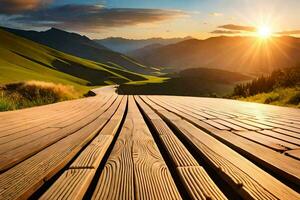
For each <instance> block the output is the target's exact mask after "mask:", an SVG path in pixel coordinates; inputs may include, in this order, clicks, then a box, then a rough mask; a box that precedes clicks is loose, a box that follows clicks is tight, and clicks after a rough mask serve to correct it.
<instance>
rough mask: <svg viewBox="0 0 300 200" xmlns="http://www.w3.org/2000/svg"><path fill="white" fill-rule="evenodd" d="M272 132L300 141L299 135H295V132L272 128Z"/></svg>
mask: <svg viewBox="0 0 300 200" xmlns="http://www.w3.org/2000/svg"><path fill="white" fill-rule="evenodd" d="M272 131H274V132H276V133H282V134H284V135H288V136H291V137H294V138H298V139H300V134H299V133H295V132H292V131H287V130H283V129H281V128H274V129H272Z"/></svg>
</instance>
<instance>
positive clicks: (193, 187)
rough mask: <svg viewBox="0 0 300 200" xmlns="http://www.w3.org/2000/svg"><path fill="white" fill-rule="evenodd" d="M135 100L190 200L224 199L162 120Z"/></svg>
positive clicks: (143, 104) (140, 101)
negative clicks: (154, 132)
mask: <svg viewBox="0 0 300 200" xmlns="http://www.w3.org/2000/svg"><path fill="white" fill-rule="evenodd" d="M135 99H136V100H137V102H138V104H139V105H140V106H141V107H142V110H143V112H144V113H145V114H146V117H147V118H148V119H149V121H150V123H151V124H152V125H153V128H154V129H155V130H156V133H157V134H158V135H159V138H160V140H161V142H162V144H163V145H164V149H165V150H166V152H167V153H168V155H169V157H170V158H171V161H172V164H173V166H174V167H176V168H177V173H178V176H179V177H181V180H182V182H183V184H184V186H185V189H186V191H188V193H189V197H190V199H226V197H225V196H224V194H223V193H222V192H221V191H220V190H219V188H218V187H217V186H216V185H215V183H214V182H213V181H212V180H211V178H210V177H209V175H208V174H207V173H206V171H205V170H204V169H203V168H202V167H200V165H199V164H198V163H197V161H196V160H195V159H194V157H193V156H192V155H191V154H190V153H189V151H188V150H187V149H186V148H185V146H184V145H183V144H182V143H181V141H180V140H179V139H178V138H177V137H176V136H175V135H174V133H173V132H172V131H171V129H170V128H169V127H168V126H167V125H166V124H165V123H164V122H163V120H162V119H161V118H160V117H159V116H158V115H157V114H156V113H155V112H154V111H153V110H151V108H150V107H149V106H147V105H146V104H145V103H144V102H143V101H142V100H141V99H140V98H139V97H135ZM199 172H200V173H199ZM203 180H205V181H203Z"/></svg>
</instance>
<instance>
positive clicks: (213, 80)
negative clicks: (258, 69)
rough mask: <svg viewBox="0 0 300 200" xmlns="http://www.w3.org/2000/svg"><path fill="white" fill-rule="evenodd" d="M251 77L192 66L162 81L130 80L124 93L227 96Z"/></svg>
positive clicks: (125, 85)
mask: <svg viewBox="0 0 300 200" xmlns="http://www.w3.org/2000/svg"><path fill="white" fill-rule="evenodd" d="M250 79H251V77H249V76H246V75H243V74H240V73H237V72H230V71H225V70H219V69H207V68H192V69H186V70H183V71H181V72H179V73H173V74H168V78H165V79H164V81H163V82H162V81H161V80H160V82H154V81H152V82H149V81H148V82H147V81H146V82H145V81H138V82H130V83H126V84H122V85H120V87H119V92H120V93H123V94H147V95H152V94H153V95H181V96H182V95H184V96H213V97H215V96H225V95H228V94H230V93H231V92H232V91H233V88H234V86H235V85H236V84H237V83H241V82H244V81H247V80H250Z"/></svg>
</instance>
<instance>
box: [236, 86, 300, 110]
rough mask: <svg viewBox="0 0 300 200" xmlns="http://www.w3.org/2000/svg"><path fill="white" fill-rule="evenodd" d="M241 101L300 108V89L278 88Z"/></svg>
mask: <svg viewBox="0 0 300 200" xmlns="http://www.w3.org/2000/svg"><path fill="white" fill-rule="evenodd" d="M239 100H242V101H249V102H256V103H264V104H271V105H277V106H289V107H297V108H300V103H299V102H300V88H299V87H293V88H277V89H275V90H274V91H272V92H268V93H260V94H257V95H254V96H250V97H246V98H239Z"/></svg>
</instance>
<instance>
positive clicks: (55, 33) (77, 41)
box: [2, 27, 159, 75]
mask: <svg viewBox="0 0 300 200" xmlns="http://www.w3.org/2000/svg"><path fill="white" fill-rule="evenodd" d="M2 29H4V30H5V31H7V32H10V33H13V34H15V35H18V36H21V37H23V38H26V39H29V40H31V41H34V42H37V43H39V44H42V45H46V46H48V47H51V48H53V49H56V50H58V51H61V52H64V53H67V54H71V55H74V56H77V57H80V58H85V59H88V60H92V61H95V62H101V63H104V64H106V65H110V66H114V64H117V65H119V66H122V69H126V70H129V71H132V72H137V73H142V74H149V75H150V74H152V75H153V74H156V73H157V72H159V71H158V70H157V69H153V68H150V67H147V66H144V65H141V64H140V63H137V62H136V61H134V60H133V59H131V58H128V57H127V56H125V55H123V54H121V53H118V52H114V51H112V50H110V49H108V48H106V47H104V46H103V45H101V44H99V43H97V42H95V41H93V40H91V39H89V38H88V37H86V36H82V35H80V34H77V33H71V32H67V31H64V30H60V29H56V28H51V29H49V30H46V31H40V32H38V31H26V30H18V29H10V28H6V27H2Z"/></svg>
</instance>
